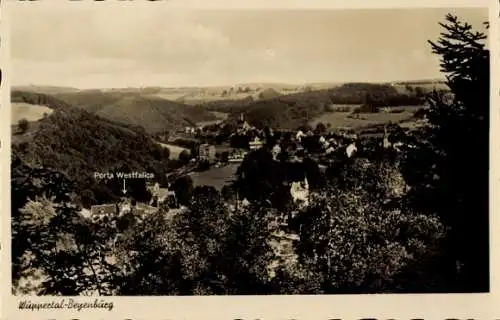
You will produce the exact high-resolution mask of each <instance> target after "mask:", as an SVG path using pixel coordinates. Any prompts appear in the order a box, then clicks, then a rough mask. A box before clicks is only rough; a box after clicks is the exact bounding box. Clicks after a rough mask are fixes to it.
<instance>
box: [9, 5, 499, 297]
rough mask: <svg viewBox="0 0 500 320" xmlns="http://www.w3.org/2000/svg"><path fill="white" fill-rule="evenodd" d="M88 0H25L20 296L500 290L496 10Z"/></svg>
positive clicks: (16, 47) (16, 90)
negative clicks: (100, 1)
mask: <svg viewBox="0 0 500 320" xmlns="http://www.w3.org/2000/svg"><path fill="white" fill-rule="evenodd" d="M71 2H72V1H69V2H68V5H61V6H59V7H50V8H43V7H40V6H37V5H19V6H13V7H12V8H11V9H10V11H9V15H10V27H9V29H10V30H9V45H10V61H11V67H10V71H11V72H10V75H9V76H10V79H9V82H10V84H11V88H10V92H11V98H10V101H11V123H10V126H11V138H10V146H11V158H10V163H11V176H10V197H11V212H10V214H11V219H10V228H11V246H10V248H11V274H12V288H11V289H12V294H13V295H15V296H27V295H29V296H210V295H332V294H334V295H335V294H337V295H345V294H402V293H487V292H490V245H489V240H490V223H489V217H490V214H489V200H490V197H489V158H490V153H489V148H490V138H489V135H490V133H489V132H490V44H489V41H490V37H489V31H490V28H489V10H488V8H480V7H478V8H463V7H462V8H459V7H456V8H453V7H451V8H447V7H440V8H437V7H435V8H424V7H422V8H418V7H414V8H396V9H389V8H387V9H383V8H378V9H368V8H366V9H361V8H360V9H340V8H332V9H323V10H319V9H310V10H305V9H294V10H292V9H286V8H282V9H279V8H273V9H244V10H243V9H231V8H228V9H172V10H155V9H154V7H152V6H148V7H147V8H146V7H141V8H133V7H131V6H129V7H127V6H123V7H119V6H106V5H102V6H100V7H99V9H98V10H88V9H84V8H83V7H82V6H77V5H72V4H71ZM94 9H95V8H94Z"/></svg>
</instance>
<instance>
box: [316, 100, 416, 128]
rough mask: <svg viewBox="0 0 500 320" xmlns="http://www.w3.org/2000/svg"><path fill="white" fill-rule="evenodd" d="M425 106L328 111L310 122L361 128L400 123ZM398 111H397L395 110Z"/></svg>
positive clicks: (336, 126) (337, 126)
mask: <svg viewBox="0 0 500 320" xmlns="http://www.w3.org/2000/svg"><path fill="white" fill-rule="evenodd" d="M420 108H423V106H411V107H404V106H402V107H396V108H391V109H390V110H391V111H393V112H385V111H383V110H381V111H380V112H378V113H361V114H352V113H351V112H349V111H348V112H328V113H325V114H322V115H321V116H319V117H317V118H315V119H313V120H312V121H310V122H309V124H310V125H311V126H313V127H315V126H316V125H317V124H318V123H319V122H322V123H323V124H325V125H328V124H330V125H331V127H332V128H352V129H355V128H361V127H368V126H372V125H377V124H384V123H387V124H388V123H399V122H403V121H407V120H410V119H411V118H412V117H413V113H414V112H415V111H417V110H418V109H420ZM394 111H396V112H394Z"/></svg>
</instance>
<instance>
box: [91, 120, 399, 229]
mask: <svg viewBox="0 0 500 320" xmlns="http://www.w3.org/2000/svg"><path fill="white" fill-rule="evenodd" d="M224 125H225V124H223V123H221V122H218V123H216V124H211V125H209V126H204V125H200V126H198V127H185V128H184V130H179V131H178V132H176V133H175V138H174V139H171V140H172V141H175V140H177V139H180V138H183V139H188V140H189V139H193V140H195V141H199V140H205V141H210V140H212V141H213V140H214V139H210V138H209V137H213V136H214V135H216V134H217V132H218V130H221V129H222V127H223V126H224ZM387 127H390V128H391V129H392V130H394V129H395V128H399V129H400V130H402V129H401V128H400V127H399V126H398V125H396V124H394V125H391V124H385V125H384V126H383V133H380V132H379V133H378V134H377V133H375V134H371V135H369V136H368V137H367V136H366V135H365V136H363V140H364V141H363V140H362V139H360V138H359V137H358V134H356V133H352V130H335V131H336V132H334V131H333V130H328V129H327V128H326V127H325V126H324V125H323V124H319V125H318V126H317V127H316V128H311V127H310V126H309V127H306V126H305V127H304V128H300V129H298V130H296V131H285V130H273V129H272V128H266V129H264V130H262V129H257V128H255V127H254V126H251V125H250V124H249V123H248V122H247V121H245V119H244V116H243V114H242V115H240V117H239V119H238V121H237V125H236V130H235V132H234V133H232V134H231V135H229V139H228V141H227V142H225V143H222V144H211V143H201V144H198V145H196V149H195V151H194V152H192V150H189V149H185V150H183V152H188V155H189V157H190V158H189V162H188V163H187V164H186V165H185V166H182V167H181V168H179V169H177V170H176V171H175V172H171V173H169V174H168V179H169V181H170V183H168V184H167V185H162V186H160V183H159V182H158V181H156V180H155V179H154V175H151V178H149V179H146V181H147V183H146V184H147V189H148V191H149V192H150V193H151V200H150V201H149V202H148V203H141V202H136V201H134V200H133V199H132V198H131V197H128V196H127V194H126V191H125V192H124V194H123V197H122V199H121V200H120V202H119V203H107V204H99V205H94V206H92V207H91V208H90V209H83V210H82V215H84V216H86V217H89V218H90V217H91V218H92V219H97V220H98V219H102V218H104V217H106V216H108V215H111V216H117V215H118V216H120V215H124V214H128V213H133V214H134V215H137V216H138V217H144V215H145V214H148V213H153V212H156V211H157V210H158V208H160V207H163V208H169V209H170V211H172V212H175V211H177V210H179V209H182V208H183V206H182V205H179V203H178V202H177V199H176V193H175V191H174V190H173V189H172V183H173V182H174V181H175V179H177V178H180V177H182V176H183V175H187V176H190V175H192V174H199V173H200V172H201V173H202V174H203V172H205V171H210V170H217V171H223V170H224V171H225V172H227V173H226V175H225V176H224V175H223V176H222V179H218V180H219V181H216V184H215V185H214V187H215V188H216V189H218V191H220V190H221V189H222V187H223V186H224V185H226V186H229V185H230V184H231V183H232V182H234V180H235V179H236V176H235V175H236V171H237V168H238V166H239V164H240V163H241V162H243V160H244V158H245V156H246V155H247V154H248V153H249V152H252V151H255V150H258V149H261V148H264V147H265V148H267V149H268V150H269V151H270V153H271V154H272V158H273V160H274V161H282V160H281V158H280V157H282V156H283V154H286V160H285V161H287V162H293V163H302V161H303V160H304V158H306V157H307V158H310V159H314V161H316V162H317V163H318V167H319V168H320V170H322V171H323V172H324V171H325V170H326V168H327V167H328V166H329V165H331V163H332V162H334V161H335V159H339V158H340V159H342V158H352V157H355V156H356V155H357V153H359V151H358V148H361V152H362V153H361V155H362V156H363V152H367V151H368V150H363V147H364V148H365V149H368V148H370V149H372V148H373V147H374V146H375V147H376V146H379V147H381V148H380V150H385V151H384V152H399V151H400V148H401V147H402V146H403V142H402V139H401V138H402V136H401V135H400V140H397V135H395V134H393V135H392V136H391V135H390V134H389V132H388V130H387ZM349 131H351V132H349ZM379 131H380V130H379ZM235 137H237V138H238V141H244V142H243V145H240V146H238V147H232V146H231V139H233V141H234V140H236V139H234V138H235ZM370 139H372V140H371V141H370ZM284 141H286V149H284V147H283V145H284ZM372 141H373V142H372ZM370 142H372V144H370V145H369V143H370ZM240 143H241V142H240ZM373 143H374V144H373ZM245 144H246V145H245ZM161 145H163V146H164V147H165V148H168V147H169V146H171V145H168V144H164V143H162V144H161ZM188 150H189V151H188ZM282 150H283V151H284V152H283V153H282ZM371 151H372V152H373V151H374V150H371ZM191 153H193V154H195V155H193V154H191ZM200 167H202V170H199V168H200ZM225 172H224V173H225ZM113 178H114V179H120V177H113ZM123 180H126V178H123ZM220 180H222V183H221V181H220ZM124 183H125V182H124ZM289 188H290V194H291V196H292V198H293V200H294V202H296V203H304V204H307V203H308V191H309V190H308V181H307V176H305V177H304V179H303V180H301V181H292V182H291V183H290V185H289ZM238 201H240V202H241V203H242V204H244V203H248V200H247V199H240V200H238ZM240 205H241V204H240ZM184 208H185V207H184Z"/></svg>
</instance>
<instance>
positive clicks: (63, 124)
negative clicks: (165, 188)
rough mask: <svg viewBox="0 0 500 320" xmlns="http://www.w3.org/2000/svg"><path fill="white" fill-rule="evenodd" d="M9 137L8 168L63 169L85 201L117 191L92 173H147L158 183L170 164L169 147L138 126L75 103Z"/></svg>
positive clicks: (110, 197)
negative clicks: (93, 111)
mask: <svg viewBox="0 0 500 320" xmlns="http://www.w3.org/2000/svg"><path fill="white" fill-rule="evenodd" d="M13 138H16V139H12V153H13V159H14V158H15V159H16V161H15V162H14V163H13V167H12V171H13V172H15V171H16V167H17V166H29V167H33V168H45V169H46V170H56V171H59V172H62V173H64V174H65V175H67V176H68V177H70V178H71V179H72V180H74V181H75V182H76V186H77V187H76V188H77V189H76V190H74V192H75V194H76V195H77V196H81V195H86V196H87V199H86V200H85V201H83V200H82V201H83V202H82V203H86V204H87V205H90V204H96V203H102V202H104V201H111V200H113V199H116V197H118V196H119V195H120V194H119V187H118V188H115V189H114V188H113V186H110V185H107V184H103V183H102V182H98V181H96V180H94V178H93V175H94V172H112V171H114V170H121V171H124V172H129V171H139V172H149V173H153V174H154V175H155V176H156V177H158V179H159V181H160V182H161V181H162V180H161V179H163V177H165V174H166V173H167V172H168V170H169V169H170V166H171V165H170V163H171V162H170V161H169V158H168V151H166V149H165V148H163V147H161V146H160V145H159V144H158V143H156V142H155V141H153V140H152V138H151V137H150V135H149V134H147V133H146V132H145V131H144V130H143V129H142V128H140V127H133V126H131V125H126V124H121V123H117V122H113V121H110V120H107V119H103V118H101V117H99V116H97V115H95V114H92V113H89V112H86V111H85V110H82V109H79V108H69V109H66V110H56V111H54V112H53V113H52V114H50V115H48V116H46V117H44V118H43V119H41V120H39V121H37V122H36V123H34V125H33V126H31V127H30V129H29V130H28V131H27V132H24V133H22V134H18V135H16V136H14V137H13ZM173 164H174V163H172V165H173ZM113 183H114V182H113ZM120 183H121V181H120Z"/></svg>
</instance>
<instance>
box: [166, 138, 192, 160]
mask: <svg viewBox="0 0 500 320" xmlns="http://www.w3.org/2000/svg"><path fill="white" fill-rule="evenodd" d="M159 144H160V145H161V146H162V147H164V148H168V150H170V159H179V155H180V154H181V152H182V151H184V150H186V151H187V152H189V150H188V149H186V148H183V147H179V146H176V145H173V144H166V143H160V142H159Z"/></svg>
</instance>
